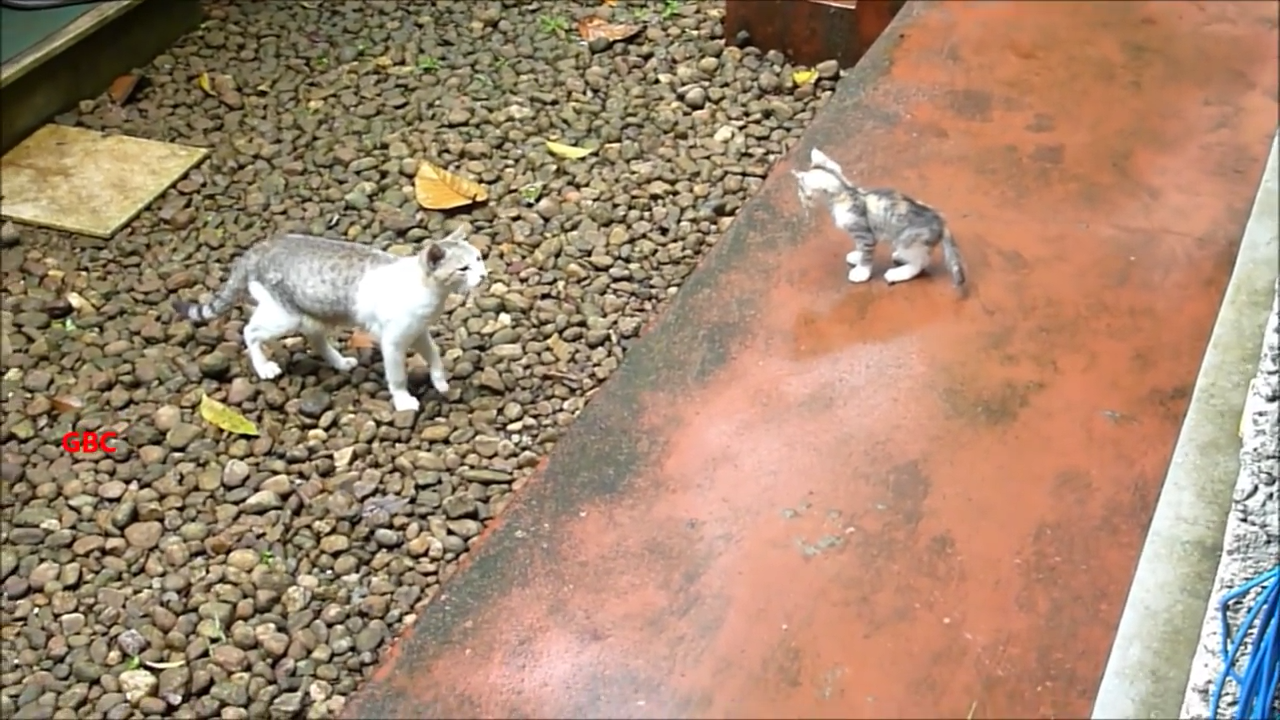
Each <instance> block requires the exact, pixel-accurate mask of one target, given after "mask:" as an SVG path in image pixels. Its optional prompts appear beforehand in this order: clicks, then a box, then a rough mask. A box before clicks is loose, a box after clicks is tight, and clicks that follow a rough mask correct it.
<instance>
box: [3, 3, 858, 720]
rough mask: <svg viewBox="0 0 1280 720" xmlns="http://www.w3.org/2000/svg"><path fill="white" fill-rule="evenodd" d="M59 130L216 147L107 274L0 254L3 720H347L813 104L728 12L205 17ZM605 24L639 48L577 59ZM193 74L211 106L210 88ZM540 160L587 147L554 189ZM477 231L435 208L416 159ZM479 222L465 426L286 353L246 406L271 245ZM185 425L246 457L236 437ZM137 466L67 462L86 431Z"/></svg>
mask: <svg viewBox="0 0 1280 720" xmlns="http://www.w3.org/2000/svg"><path fill="white" fill-rule="evenodd" d="M206 10H207V15H208V19H207V21H206V22H205V23H204V25H203V26H202V28H201V29H200V30H199V31H197V32H195V33H192V34H191V35H190V36H188V37H186V38H184V39H183V40H181V41H180V42H179V43H178V44H177V45H176V46H175V47H173V48H172V49H171V50H170V51H169V52H168V53H166V54H164V55H163V56H161V57H159V58H157V59H156V61H155V62H154V63H152V64H151V65H150V66H149V67H146V68H143V69H142V71H143V72H144V74H145V75H146V77H147V78H148V81H149V86H144V87H142V88H141V89H140V90H139V91H138V93H137V95H136V97H135V98H134V99H133V100H131V101H130V102H128V103H126V104H125V105H124V106H123V107H121V106H117V105H116V104H114V103H113V102H111V101H110V100H109V99H108V98H107V97H106V96H104V97H102V98H100V99H97V100H93V101H85V102H83V103H81V104H80V107H79V108H78V110H77V111H75V112H72V113H68V114H67V115H65V116H62V117H60V118H58V122H62V123H66V124H75V125H79V126H83V127H88V128H95V129H103V130H106V131H108V132H120V133H127V134H130V135H134V136H139V137H146V138H155V139H162V140H170V141H175V142H182V143H187V144H192V145H197V146H204V147H209V148H211V150H212V155H211V156H210V158H209V159H208V160H207V161H205V162H204V163H203V164H202V165H201V166H199V167H198V168H197V169H195V170H194V171H193V172H192V173H190V174H189V175H188V176H187V177H185V178H183V179H182V180H181V181H180V182H179V183H178V184H177V185H176V186H175V187H174V188H173V189H172V190H170V191H169V192H167V193H165V194H164V195H163V196H161V197H160V198H159V199H158V200H157V201H156V202H155V203H154V204H153V205H152V206H151V208H149V209H148V210H147V211H145V212H144V213H143V214H142V215H141V216H140V217H139V218H138V219H137V220H135V221H134V222H132V223H131V224H130V225H129V226H128V228H127V229H125V230H124V231H122V232H121V233H120V234H119V236H118V237H116V238H114V239H112V240H111V241H110V242H99V241H95V240H93V239H89V238H83V237H70V236H67V235H65V234H60V233H55V232H46V231H41V230H35V229H29V228H22V229H18V228H15V227H12V226H6V228H5V231H4V233H3V236H2V237H0V253H2V255H0V260H2V261H3V275H2V277H3V289H4V294H3V311H4V323H5V328H4V331H5V332H4V341H5V344H6V347H5V348H4V350H5V351H6V352H5V357H4V362H5V374H4V377H3V381H2V383H3V384H2V385H0V391H2V393H3V395H0V396H2V397H3V398H4V406H3V423H2V424H0V483H2V488H0V489H2V490H3V494H2V498H3V502H2V504H0V520H2V521H3V525H2V528H0V591H2V592H3V607H2V610H0V717H6V718H49V717H52V718H77V717H79V718H126V717H143V716H152V717H159V716H164V717H173V718H184V717H185V718H195V717H200V718H210V717H222V718H228V719H230V718H247V717H253V718H263V717H271V718H291V717H317V718H319V717H332V716H335V715H336V714H338V713H339V712H341V710H342V708H343V705H344V702H345V698H346V697H347V696H349V695H350V694H351V692H352V691H353V690H355V689H356V687H357V686H358V685H359V684H360V682H361V680H362V679H363V678H364V677H366V676H367V674H368V673H369V672H371V670H372V668H373V666H374V664H375V663H376V662H377V661H378V658H379V654H380V652H381V651H382V650H383V649H384V648H385V647H386V645H387V644H388V643H389V642H390V641H391V639H392V638H393V637H394V636H395V635H396V634H397V633H399V632H400V631H401V630H402V629H403V628H404V627H405V626H406V625H408V624H410V623H412V622H413V620H414V618H415V614H416V613H419V612H421V611H422V606H423V603H425V602H426V601H428V600H429V599H430V598H431V597H433V596H434V595H435V593H436V592H437V589H438V587H439V583H440V582H441V581H443V580H444V579H446V578H447V577H448V576H449V574H450V573H451V572H452V570H453V568H454V567H456V561H457V560H458V558H459V557H460V556H462V555H463V554H464V553H465V552H466V551H467V549H468V548H469V547H470V546H471V544H472V543H473V542H474V541H475V539H476V537H477V536H478V535H479V534H480V533H481V532H482V530H483V529H484V526H485V525H486V523H488V522H489V521H490V520H491V519H492V518H493V517H494V516H496V515H497V514H498V513H500V512H501V511H502V509H503V508H504V507H505V506H506V505H507V503H508V502H509V500H510V499H511V498H512V493H513V491H515V490H518V489H519V487H520V486H521V484H522V482H523V480H524V479H525V478H526V476H527V475H528V474H529V473H530V472H531V471H532V469H533V468H534V466H535V465H536V464H537V463H538V461H539V459H540V458H541V457H542V456H543V455H544V454H545V453H546V452H547V451H548V449H550V448H551V446H552V445H553V444H554V443H555V442H556V440H557V438H559V437H560V435H561V433H563V432H564V430H565V428H566V427H567V426H568V425H570V424H571V423H572V421H573V419H574V418H575V417H576V415H577V413H578V412H579V411H580V410H581V409H582V407H583V405H584V404H585V403H586V402H587V400H588V399H589V397H590V396H591V393H592V392H593V391H594V390H596V389H597V388H598V387H599V385H600V383H602V382H603V381H604V380H606V379H607V378H608V377H609V376H610V374H611V373H613V372H614V371H615V370H616V369H617V367H618V365H619V362H620V361H621V360H622V357H623V353H624V351H625V349H626V347H627V345H628V343H629V342H630V341H631V340H632V339H633V338H635V337H636V336H637V334H638V333H639V332H640V331H641V328H642V327H644V326H645V324H646V323H647V322H648V321H649V320H650V319H651V318H652V317H653V316H654V314H655V313H656V312H658V311H660V310H661V309H662V307H663V305H664V303H665V302H667V301H668V300H669V298H670V297H671V296H672V295H673V294H674V293H675V292H676V291H677V289H678V288H679V287H680V285H681V283H682V282H683V281H684V280H685V278H686V277H688V275H689V273H690V272H691V271H692V270H693V269H694V267H695V265H696V264H697V263H698V261H699V260H700V258H701V257H702V256H703V255H704V253H705V252H706V251H707V249H708V248H710V247H711V246H713V245H714V244H715V242H716V241H717V239H718V238H719V236H720V233H722V232H723V230H724V229H725V228H726V227H727V225H728V223H729V222H730V221H731V219H732V217H733V215H734V214H735V213H736V212H737V210H738V209H739V208H740V207H741V206H742V204H743V203H744V202H745V201H746V200H747V199H748V198H749V197H750V196H751V194H752V193H753V192H754V191H755V190H756V189H758V187H759V186H760V184H761V183H762V181H763V178H764V177H765V175H766V174H767V173H768V171H769V169H770V167H771V165H772V163H773V162H774V161H775V160H776V159H777V158H778V157H779V156H780V155H781V154H782V153H783V152H785V151H786V150H787V148H788V147H789V146H790V144H791V143H792V142H794V141H795V139H797V138H798V137H799V136H800V134H801V132H802V130H803V129H804V127H805V126H806V125H807V123H808V121H809V120H810V119H811V118H812V116H813V114H814V112H815V110H816V109H817V108H818V107H819V106H820V105H821V104H822V103H823V101H824V100H825V99H826V98H827V97H828V96H829V95H830V93H831V91H832V88H833V85H834V81H835V78H836V76H837V74H838V69H837V68H835V67H834V66H833V65H832V64H830V63H828V64H824V66H822V67H821V73H820V77H819V79H818V80H817V81H816V82H814V83H809V84H805V85H802V86H799V87H797V85H796V83H795V81H794V78H793V76H792V70H793V68H790V67H789V66H787V65H786V63H785V61H784V60H783V58H782V57H781V56H780V55H777V54H762V53H760V52H758V51H756V50H754V49H750V48H747V49H741V48H738V47H735V46H734V44H733V43H732V42H728V43H726V41H725V40H724V38H723V37H722V33H723V31H722V28H721V18H722V16H723V3H720V2H669V1H668V2H648V3H642V2H634V1H633V0H628V2H626V3H623V4H620V5H619V6H618V7H608V6H605V5H600V6H597V5H596V4H582V5H577V4H571V3H567V2H546V3H538V2H502V3H499V2H485V1H482V0H462V1H460V2H434V3H425V2H418V3H414V2H403V1H401V2H376V1H361V2H350V3H343V2H335V1H334V0H324V2H302V1H300V0H291V1H289V2H248V1H247V0H246V1H244V2H225V1H222V2H209V3H206ZM591 14H597V15H602V16H605V17H611V18H612V19H614V20H623V21H626V22H642V23H644V27H645V29H644V30H643V31H642V32H641V34H640V35H639V36H637V37H635V38H633V39H631V40H629V41H625V42H618V43H614V44H610V43H609V42H608V41H594V42H592V43H590V44H589V45H587V44H583V43H581V42H579V41H578V38H577V37H576V35H575V31H574V27H575V23H576V21H577V20H578V19H579V18H581V17H584V16H587V15H591ZM202 73H206V74H207V75H206V77H207V78H208V82H207V85H208V88H207V89H202V88H201V87H200V84H201V83H200V82H199V78H200V77H201V74H202ZM546 140H557V141H560V142H564V143H569V144H575V145H580V146H586V147H592V148H595V149H596V151H595V152H594V153H593V154H592V155H590V156H588V157H587V158H585V159H581V160H574V161H565V160H557V159H555V158H553V157H551V156H550V155H549V154H548V152H547V150H546V148H545V141H546ZM420 159H423V160H430V161H432V162H434V163H436V164H438V165H440V166H443V167H445V168H448V169H450V170H453V171H455V172H458V173H460V174H463V175H466V176H469V177H471V178H473V179H476V180H479V181H481V182H483V183H485V184H486V185H487V187H488V188H489V193H490V197H491V198H492V199H491V201H490V202H489V203H488V204H487V205H480V206H475V207H473V208H470V209H467V210H464V211H462V212H461V213H454V214H453V215H451V216H448V217H446V216H445V215H444V214H442V213H439V212H428V211H424V210H421V209H419V208H418V206H417V205H416V204H415V202H414V199H413V193H412V187H411V184H412V177H413V174H414V171H415V168H416V165H417V162H418V161H419V160H420ZM462 221H465V222H468V223H470V224H471V225H472V226H473V232H474V233H475V234H474V235H473V237H472V240H473V241H474V242H476V243H477V244H479V245H480V246H481V247H482V249H483V250H484V251H485V252H486V255H487V258H488V263H489V266H490V270H491V283H490V285H489V287H488V289H487V291H486V292H485V293H484V294H481V295H480V296H478V297H475V298H473V299H472V300H470V301H467V302H465V303H455V306H454V307H453V308H452V309H451V310H450V311H449V312H447V313H446V315H445V316H444V318H443V319H442V322H441V325H440V328H439V330H438V332H437V335H436V337H437V338H438V339H439V341H440V343H441V346H442V350H444V352H445V364H446V366H447V367H448V369H449V371H450V373H451V376H452V380H451V382H452V387H451V389H450V392H449V396H448V397H447V398H441V397H440V396H438V395H437V394H435V393H434V391H432V390H431V389H430V388H429V385H428V384H427V382H426V377H425V376H426V373H425V368H422V367H421V365H420V364H419V365H418V366H417V367H416V368H415V369H414V371H413V382H414V386H415V387H416V388H417V389H418V390H417V392H418V394H419V396H420V397H422V398H423V408H422V410H421V412H420V413H418V415H417V416H416V417H415V418H410V417H406V416H405V415H404V414H393V413H392V412H391V407H390V403H389V400H388V395H387V393H386V390H385V383H384V381H383V379H382V371H381V367H380V365H381V361H380V359H379V358H378V357H377V354H376V353H375V352H374V351H372V350H368V349H361V350H359V355H360V357H361V365H360V366H359V367H358V368H357V369H356V370H354V371H353V372H352V373H350V374H338V373H335V372H333V371H331V370H329V369H328V368H327V367H326V366H324V365H323V364H322V363H320V362H319V361H317V360H316V359H314V358H312V357H310V356H309V355H308V353H307V351H306V349H305V347H304V345H303V344H302V343H301V341H296V340H295V341H292V342H289V343H284V344H283V345H281V344H277V345H276V346H275V347H274V348H273V350H272V352H273V356H274V357H275V359H277V361H280V362H281V364H282V365H283V366H284V367H285V369H286V371H285V374H284V375H283V376H282V377H281V378H279V379H278V380H276V381H272V382H262V381H258V380H257V379H256V378H255V376H254V375H253V373H252V370H251V368H250V367H249V364H248V362H247V360H246V359H245V357H244V355H243V350H242V345H241V339H240V335H239V333H240V330H241V328H242V327H243V323H244V319H245V315H244V313H243V310H242V309H237V310H235V311H233V312H232V313H231V314H230V315H229V316H228V317H227V318H226V319H224V320H221V321H217V322H215V323H213V324H211V325H208V326H204V327H193V326H192V325H191V324H190V323H189V322H186V321H181V322H176V321H175V320H174V318H173V316H172V314H171V313H170V311H169V310H168V307H167V305H168V300H169V299H170V297H171V296H172V295H173V294H174V293H175V292H179V291H181V293H182V294H183V295H184V296H185V297H189V298H190V297H195V296H197V295H199V294H201V293H204V292H208V291H209V290H211V289H212V288H213V287H216V286H217V285H218V284H219V283H220V282H221V281H222V278H223V277H224V275H225V272H226V270H227V268H228V265H229V263H230V262H231V260H232V259H233V258H234V257H235V256H236V254H237V253H238V252H239V251H240V250H242V249H243V248H244V247H246V246H247V245H249V244H250V243H252V242H254V241H256V240H258V239H260V238H262V237H264V236H266V235H268V234H270V233H273V232H277V231H281V230H301V231H307V232H312V233H318V234H327V235H330V236H336V237H345V238H349V239H353V240H357V241H360V242H367V243H372V244H374V245H376V246H378V247H383V248H392V249H393V250H395V251H404V250H408V249H410V248H411V247H412V245H413V244H414V243H416V242H417V241H420V240H421V239H423V238H425V237H429V236H439V235H443V234H444V233H445V232H446V231H447V228H452V227H453V226H454V225H456V224H457V223H458V222H462ZM202 392H207V393H208V394H210V395H211V396H212V397H214V398H216V399H219V400H222V401H224V402H225V403H227V404H229V405H231V406H232V407H235V408H238V409H239V410H240V411H241V412H243V413H244V414H245V415H246V416H248V417H249V418H251V419H253V420H254V421H256V422H257V423H258V424H259V426H260V427H261V428H263V436H262V437H261V438H258V439H253V438H241V437H229V436H226V435H224V434H223V433H222V432H221V431H218V430H216V429H214V428H212V427H210V426H209V425H207V424H205V423H204V422H203V421H202V420H201V419H200V417H199V414H198V413H197V411H196V406H197V404H198V402H199V399H200V397H201V394H202ZM71 429H76V430H81V431H83V430H105V429H114V430H118V431H119V432H120V433H121V441H120V442H119V443H118V444H119V446H120V449H119V451H118V452H116V453H114V454H112V455H106V454H104V453H101V452H98V453H94V454H90V455H80V456H71V455H68V454H67V453H65V452H64V451H63V450H62V449H61V447H60V438H61V437H62V435H63V434H64V433H65V432H67V431H68V430H71Z"/></svg>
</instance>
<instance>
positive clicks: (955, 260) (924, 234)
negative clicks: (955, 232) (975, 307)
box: [791, 148, 965, 291]
mask: <svg viewBox="0 0 1280 720" xmlns="http://www.w3.org/2000/svg"><path fill="white" fill-rule="evenodd" d="M791 174H792V175H794V176H795V178H796V186H797V192H798V194H799V196H800V202H801V204H802V205H804V207H805V208H806V209H808V208H809V207H811V205H812V203H813V198H814V197H815V196H817V195H822V196H824V197H825V198H826V200H827V204H828V206H829V207H830V209H831V219H832V220H833V221H834V222H835V224H836V227H838V228H840V229H841V230H844V231H845V232H846V233H848V234H849V235H850V236H851V237H853V243H854V247H853V250H852V251H851V252H850V253H849V254H848V255H846V256H845V261H846V262H847V263H848V264H849V282H852V283H861V282H866V281H867V280H869V279H871V269H872V255H873V253H874V252H875V248H876V243H877V241H878V242H884V243H887V244H889V245H891V246H892V247H893V262H894V267H892V268H890V269H888V270H886V271H885V273H884V279H885V281H886V282H888V283H889V284H894V283H900V282H904V281H906V280H910V279H912V278H914V277H916V276H917V275H919V274H920V273H921V272H923V271H924V269H925V267H927V266H928V265H929V255H930V254H931V252H932V250H933V248H934V247H935V246H937V245H941V246H942V253H943V259H944V260H945V261H946V264H947V270H948V271H949V272H950V273H951V281H952V283H953V284H954V285H955V286H956V288H957V289H959V290H961V291H963V290H964V285H965V272H964V264H963V262H962V261H961V259H960V250H959V248H957V247H956V241H955V239H954V238H952V237H951V229H950V228H949V227H948V226H947V223H946V221H945V220H944V219H943V217H942V215H941V214H940V213H939V212H938V211H937V210H934V209H933V208H931V207H929V206H928V205H925V204H924V203H922V202H920V201H919V200H915V199H913V198H910V197H907V196H906V195H904V194H902V193H900V192H898V191H897V190H890V189H865V188H860V187H858V186H856V185H854V184H853V183H851V182H849V180H848V179H846V178H845V176H844V171H843V170H841V169H840V166H839V165H838V164H836V161H835V160H832V159H831V158H829V157H827V155H826V153H824V152H822V151H821V150H819V149H817V148H814V149H813V150H812V151H810V154H809V168H808V169H806V170H792V171H791Z"/></svg>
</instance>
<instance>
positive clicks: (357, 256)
mask: <svg viewBox="0 0 1280 720" xmlns="http://www.w3.org/2000/svg"><path fill="white" fill-rule="evenodd" d="M465 236H466V230H465V228H458V229H457V230H454V231H453V232H452V233H450V234H449V236H448V237H446V238H444V239H443V240H435V241H428V242H427V243H426V245H425V246H424V247H423V248H422V250H421V251H420V252H418V253H417V254H416V255H412V256H409V257H399V256H396V255H392V254H390V253H387V252H383V251H381V250H378V249H375V248H371V247H368V246H367V245H360V244H357V243H353V242H346V241H342V240H330V239H328V238H321V237H313V236H310V235H294V234H290V235H283V236H280V237H277V238H273V239H271V240H266V241H263V242H260V243H258V244H257V245H254V246H253V247H251V248H249V249H248V250H246V251H245V253H244V254H243V255H241V256H240V257H239V258H237V259H236V261H235V263H234V264H233V265H232V266H231V274H230V276H229V277H228V278H227V280H226V282H225V283H223V285H222V287H221V289H219V290H218V292H217V293H216V294H215V295H214V297H213V299H212V300H211V301H210V302H209V303H207V304H204V305H199V304H195V303H190V302H187V301H185V300H181V299H175V300H174V301H173V306H174V309H175V310H176V311H177V312H178V314H179V315H182V316H183V317H186V318H189V319H190V320H193V321H195V322H200V323H203V322H207V321H209V320H212V319H213V318H215V317H218V316H219V315H221V314H223V313H225V312H226V311H227V310H228V309H230V307H231V306H232V304H234V303H235V302H236V301H237V300H239V299H240V298H241V297H242V296H243V295H244V294H245V293H248V294H249V296H250V297H252V298H253V300H254V301H255V302H256V304H257V307H255V308H254V310H253V314H252V315H251V316H250V318H249V321H248V322H247V323H246V324H245V327H244V343H245V348H246V350H247V352H248V355H249V360H250V362H251V363H252V364H253V369H254V371H255V372H256V373H257V374H258V377H260V378H262V379H263V380H271V379H273V378H276V377H279V375H280V366H279V365H277V364H276V363H274V362H272V361H271V360H269V359H267V355H266V353H265V352H264V351H263V343H265V342H267V341H269V340H273V339H276V338H279V337H282V336H284V335H289V334H293V333H299V334H301V335H302V336H303V337H305V338H306V339H307V341H308V342H309V343H310V345H311V347H312V349H313V350H314V351H315V352H316V353H317V354H318V355H319V356H320V357H322V358H323V359H324V360H325V362H327V363H328V364H329V365H330V366H332V367H333V368H334V369H336V370H341V371H348V370H351V369H352V368H354V367H355V366H356V363H357V360H356V358H354V357H347V356H344V355H342V354H341V353H340V352H338V350H337V348H335V347H334V346H333V345H332V344H330V342H329V338H328V336H327V334H326V330H327V329H328V328H330V327H334V326H344V325H345V326H352V325H354V326H357V327H359V328H361V329H363V330H364V331H366V332H368V333H369V335H370V336H372V337H373V338H374V340H375V341H376V342H377V343H378V345H379V348H380V349H381V351H382V362H383V367H384V368H385V370H386V378H387V388H388V389H389V390H390V391H391V403H392V405H393V406H394V407H395V409H396V410H397V411H400V410H413V411H416V410H417V409H418V408H419V407H420V403H419V402H418V399H417V398H415V397H414V396H413V395H411V394H409V387H408V374H407V372H406V370H405V359H406V356H407V354H408V352H409V351H410V350H413V351H416V352H417V353H418V354H420V355H422V357H423V358H424V359H425V360H426V361H427V366H428V368H429V371H430V376H431V384H432V386H434V387H435V389H436V390H437V391H439V392H440V393H445V392H448V390H449V382H448V375H447V373H446V372H445V369H444V363H443V361H442V360H441V359H440V349H439V347H438V346H437V345H436V343H435V340H433V339H432V338H431V334H430V332H429V331H428V325H429V324H430V323H432V322H433V321H435V319H436V318H437V317H438V316H439V315H440V312H441V310H443V308H444V303H445V299H446V298H447V297H448V296H449V295H450V294H451V293H454V292H464V293H466V292H470V291H471V290H474V289H475V288H476V287H478V286H479V285H480V283H481V282H482V281H483V280H484V278H485V277H486V276H487V275H488V271H487V270H486V268H485V265H484V259H483V258H482V257H481V256H480V251H479V250H477V249H476V248H475V246H473V245H472V244H470V243H469V242H467V241H466V240H465V239H464V238H465Z"/></svg>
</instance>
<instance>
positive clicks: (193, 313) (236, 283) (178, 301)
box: [173, 253, 251, 323]
mask: <svg viewBox="0 0 1280 720" xmlns="http://www.w3.org/2000/svg"><path fill="white" fill-rule="evenodd" d="M250 262H251V255H250V253H245V254H244V255H241V256H240V257H239V258H238V259H237V260H236V261H235V262H234V263H232V265H231V274H230V275H228V276H227V280H226V282H224V283H222V287H221V288H218V292H216V293H214V295H213V299H212V300H210V301H209V302H207V303H204V304H200V303H193V302H188V301H186V300H183V299H182V298H177V297H175V298H174V299H173V309H174V310H175V311H176V312H177V313H178V315H180V316H181V317H184V318H186V319H188V320H191V321H194V322H197V323H205V322H208V321H210V320H212V319H214V318H216V317H218V316H219V315H221V314H223V313H225V312H226V311H227V310H229V309H230V308H231V306H232V305H233V304H235V302H236V300H239V299H240V296H241V294H243V293H244V291H245V289H246V288H248V287H249V265H250Z"/></svg>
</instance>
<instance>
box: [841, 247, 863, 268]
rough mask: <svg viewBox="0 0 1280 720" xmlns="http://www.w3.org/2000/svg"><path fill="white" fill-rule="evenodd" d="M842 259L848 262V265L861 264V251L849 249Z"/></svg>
mask: <svg viewBox="0 0 1280 720" xmlns="http://www.w3.org/2000/svg"><path fill="white" fill-rule="evenodd" d="M844 261H845V262H846V263H848V264H849V265H861V264H862V251H861V250H850V251H849V254H848V255H845V256H844Z"/></svg>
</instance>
